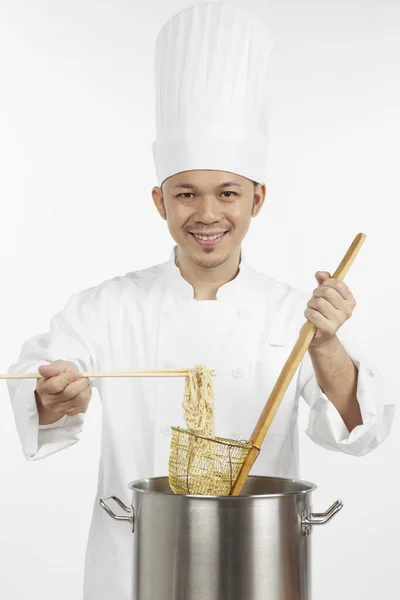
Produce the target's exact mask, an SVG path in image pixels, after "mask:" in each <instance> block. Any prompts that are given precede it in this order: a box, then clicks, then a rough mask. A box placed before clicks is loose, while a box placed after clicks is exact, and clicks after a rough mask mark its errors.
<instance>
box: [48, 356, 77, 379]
mask: <svg viewBox="0 0 400 600" xmlns="http://www.w3.org/2000/svg"><path fill="white" fill-rule="evenodd" d="M67 370H71V371H74V372H76V373H78V372H79V369H78V367H77V366H76V365H74V364H73V363H71V362H68V361H66V360H55V361H54V362H52V363H51V364H49V365H40V367H39V369H38V371H39V373H40V375H42V376H43V377H45V378H46V379H48V378H50V377H56V376H57V375H60V374H61V373H65V371H67Z"/></svg>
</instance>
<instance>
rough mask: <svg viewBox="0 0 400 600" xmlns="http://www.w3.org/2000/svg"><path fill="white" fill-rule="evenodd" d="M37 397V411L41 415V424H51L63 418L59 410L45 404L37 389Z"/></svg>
mask: <svg viewBox="0 0 400 600" xmlns="http://www.w3.org/2000/svg"><path fill="white" fill-rule="evenodd" d="M35 398H36V406H37V411H38V415H39V425H51V424H52V423H56V422H57V421H59V420H60V419H62V416H63V415H60V414H59V413H58V412H55V411H54V410H51V409H50V408H46V407H45V406H43V404H42V400H41V398H40V396H39V394H38V393H37V391H36V390H35Z"/></svg>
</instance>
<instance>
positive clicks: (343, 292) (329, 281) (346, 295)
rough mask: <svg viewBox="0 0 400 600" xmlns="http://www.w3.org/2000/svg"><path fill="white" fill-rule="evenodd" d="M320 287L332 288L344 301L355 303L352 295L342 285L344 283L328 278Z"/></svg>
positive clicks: (344, 285) (345, 286)
mask: <svg viewBox="0 0 400 600" xmlns="http://www.w3.org/2000/svg"><path fill="white" fill-rule="evenodd" d="M322 286H325V287H330V288H333V289H334V290H336V291H337V292H338V293H339V294H340V295H341V296H342V298H344V299H345V300H349V301H352V302H355V298H354V296H353V294H352V293H351V291H350V290H349V288H348V286H347V285H346V284H345V283H344V281H339V280H338V279H332V278H329V279H325V281H324V282H323V283H322Z"/></svg>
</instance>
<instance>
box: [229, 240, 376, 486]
mask: <svg viewBox="0 0 400 600" xmlns="http://www.w3.org/2000/svg"><path fill="white" fill-rule="evenodd" d="M365 238H366V235H365V234H363V233H359V234H358V235H356V237H355V238H354V240H353V243H352V244H351V246H350V247H349V249H348V250H347V252H346V254H345V255H344V257H343V260H342V262H341V263H340V264H339V266H338V268H337V269H336V271H335V272H334V274H333V275H332V278H333V279H338V280H343V278H344V277H345V275H346V274H347V271H348V270H349V268H350V267H351V265H352V263H353V261H354V259H355V258H356V256H357V254H358V252H359V250H360V248H361V246H362V245H363V243H364V240H365ZM315 331H316V327H315V326H314V325H313V324H312V323H311V322H310V321H308V320H307V321H306V323H305V324H304V325H303V327H302V328H301V330H300V335H299V338H298V340H297V342H296V344H295V346H294V348H293V350H292V352H291V353H290V355H289V358H288V359H287V361H286V363H285V364H284V366H283V368H282V371H281V373H280V375H279V377H278V380H277V382H276V384H275V387H274V389H273V390H272V392H271V394H270V397H269V398H268V401H267V403H266V405H265V407H264V410H263V411H262V413H261V415H260V418H259V420H258V422H257V425H256V426H255V428H254V430H253V433H252V434H251V437H250V442H251V443H252V444H253V445H254V446H255V447H254V448H253V449H252V450H250V452H249V454H248V455H247V457H246V459H245V461H244V463H243V466H242V468H241V470H240V472H239V475H238V478H237V480H236V482H235V483H234V485H233V487H232V490H231V495H232V496H237V495H239V494H240V492H241V491H242V488H243V485H244V483H245V481H246V479H247V476H248V474H249V472H250V470H251V468H252V466H253V464H254V461H255V460H256V458H257V456H258V453H259V449H260V448H261V444H262V443H263V441H264V438H265V436H266V433H267V431H268V429H269V427H270V425H271V423H272V420H273V418H274V417H275V414H276V411H277V410H278V408H279V405H280V403H281V401H282V398H283V396H284V394H285V392H286V390H287V388H288V387H289V384H290V382H291V380H292V379H293V376H294V374H295V372H296V370H297V368H298V366H299V365H300V363H301V361H302V359H303V357H304V354H305V353H306V351H307V348H308V346H309V345H310V343H311V340H312V339H313V337H314V335H315Z"/></svg>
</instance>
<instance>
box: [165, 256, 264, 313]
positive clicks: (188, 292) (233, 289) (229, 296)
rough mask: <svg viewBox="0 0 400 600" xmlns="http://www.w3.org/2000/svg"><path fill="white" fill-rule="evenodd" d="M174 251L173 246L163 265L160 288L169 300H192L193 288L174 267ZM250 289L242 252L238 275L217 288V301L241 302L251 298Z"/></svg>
mask: <svg viewBox="0 0 400 600" xmlns="http://www.w3.org/2000/svg"><path fill="white" fill-rule="evenodd" d="M176 251H177V247H176V246H175V247H174V248H173V250H172V252H171V254H170V257H169V260H168V262H167V263H166V264H165V270H164V273H163V276H162V282H161V283H162V287H163V289H164V290H165V292H166V293H167V295H168V296H170V298H171V300H173V301H175V302H184V301H186V300H193V294H194V292H193V287H192V286H191V285H190V283H188V282H187V281H186V279H184V278H183V277H182V275H181V272H180V270H179V267H178V266H177V265H176ZM251 287H252V286H251V269H250V267H249V266H248V264H247V262H246V260H245V258H244V256H243V251H242V252H241V259H240V264H239V272H238V274H237V275H236V277H235V279H232V281H229V282H228V283H225V284H224V285H223V286H221V287H220V288H219V290H218V292H217V300H218V301H223V302H230V303H232V302H235V303H236V302H243V301H244V300H246V299H249V298H250V297H251V295H252V290H251ZM253 293H254V291H253Z"/></svg>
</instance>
